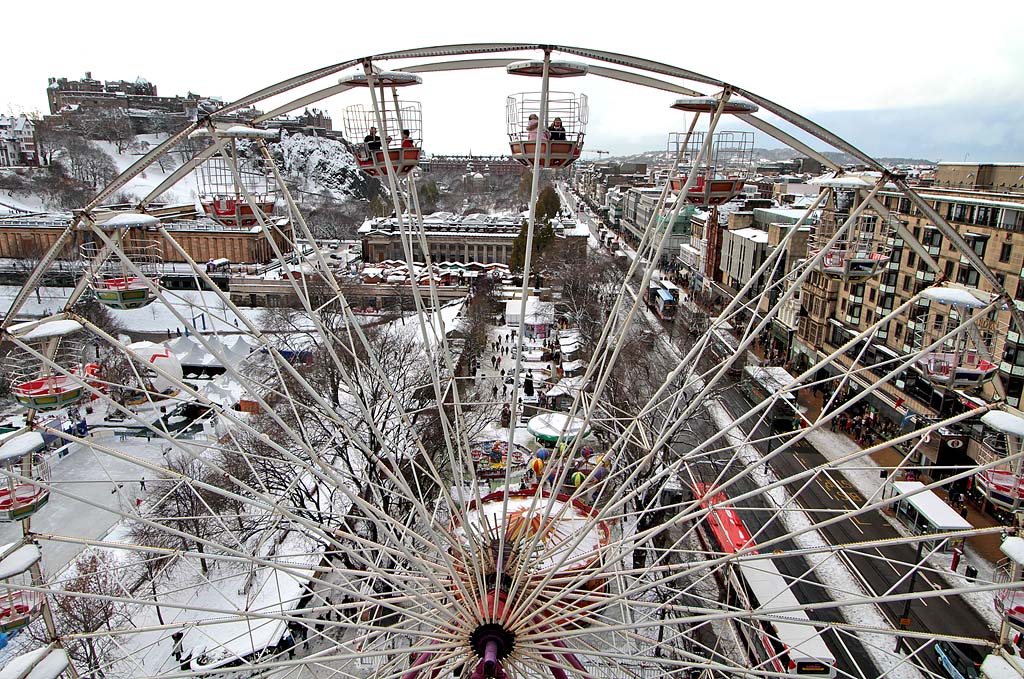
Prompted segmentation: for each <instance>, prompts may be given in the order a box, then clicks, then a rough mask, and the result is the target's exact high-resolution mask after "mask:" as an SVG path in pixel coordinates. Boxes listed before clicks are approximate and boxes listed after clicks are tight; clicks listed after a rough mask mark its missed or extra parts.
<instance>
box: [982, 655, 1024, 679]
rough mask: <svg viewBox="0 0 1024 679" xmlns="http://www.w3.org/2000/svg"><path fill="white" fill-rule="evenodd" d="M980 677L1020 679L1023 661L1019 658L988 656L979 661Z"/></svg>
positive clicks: (1022, 674) (1022, 673)
mask: <svg viewBox="0 0 1024 679" xmlns="http://www.w3.org/2000/svg"><path fill="white" fill-rule="evenodd" d="M1011 658H1012V659H1013V660H1014V661H1015V662H1014V661H1011ZM981 676H983V677H985V678H986V679H1021V677H1022V676H1024V660H1022V659H1021V658H1020V657H1019V656H1009V657H1004V656H1001V655H990V656H988V657H986V658H985V659H984V660H982V661H981Z"/></svg>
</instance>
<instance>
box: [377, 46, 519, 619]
mask: <svg viewBox="0 0 1024 679" xmlns="http://www.w3.org/2000/svg"><path fill="white" fill-rule="evenodd" d="M363 70H364V72H365V74H366V77H367V85H368V87H367V89H368V91H369V94H370V100H371V102H372V105H373V115H374V120H375V121H376V123H377V127H378V129H380V130H382V131H383V132H385V133H386V131H387V126H386V125H385V124H384V119H383V115H382V112H381V108H382V107H383V105H384V91H383V86H382V87H381V101H380V102H378V101H377V98H376V96H375V94H374V85H375V73H374V71H373V69H372V68H371V65H370V62H369V61H366V62H364V64H363ZM395 106H396V107H397V106H398V103H397V95H396V103H395ZM383 157H384V162H385V166H386V168H387V172H386V174H387V177H388V185H389V187H390V189H391V191H390V193H391V200H392V205H393V207H394V210H395V216H396V219H397V221H398V228H399V238H400V240H401V243H402V249H403V251H404V253H405V257H406V261H407V262H408V265H409V277H410V280H411V281H412V285H411V286H410V287H411V288H412V294H413V302H414V305H415V307H416V312H417V320H418V322H419V330H420V337H421V339H422V342H423V350H424V351H425V352H426V354H427V360H428V363H429V365H430V375H431V381H432V385H433V389H434V397H435V399H436V401H437V404H438V407H437V415H438V417H439V419H440V422H441V427H442V432H443V434H444V440H445V445H446V447H447V450H448V454H449V456H450V458H451V459H452V460H453V464H452V466H453V467H455V466H456V464H455V462H454V461H455V460H458V461H463V460H465V459H467V457H468V452H469V446H468V441H467V442H466V447H465V449H464V450H463V449H462V448H461V447H460V446H459V442H458V441H453V440H452V435H451V431H450V426H451V424H450V422H449V421H448V414H447V413H446V412H445V408H444V402H445V393H444V390H443V389H442V388H441V377H440V374H439V371H438V364H437V363H438V362H437V361H436V359H435V356H436V354H435V351H434V348H435V346H436V345H435V342H434V340H433V339H432V337H431V333H428V332H427V328H426V321H425V317H426V311H425V309H424V305H423V300H422V297H421V295H420V290H419V283H418V280H416V259H415V257H414V256H413V250H412V236H411V234H410V233H408V230H407V229H406V224H405V219H404V213H403V211H402V206H401V204H400V201H399V193H400V192H399V187H398V184H397V180H396V178H395V165H394V163H392V161H391V154H390V153H387V152H386V153H384V154H383ZM410 183H411V180H410ZM414 191H415V187H411V188H410V192H414ZM415 205H416V213H417V218H418V220H417V221H418V224H419V228H420V229H421V230H422V228H423V217H422V214H420V213H419V209H418V208H419V206H418V202H417V203H416V204H415ZM423 254H424V257H425V260H424V261H425V262H426V265H427V275H428V278H429V281H430V293H431V298H432V301H433V302H434V308H435V309H436V315H437V317H438V325H439V327H438V328H435V327H434V324H433V320H432V321H431V331H432V333H436V334H438V335H439V338H438V340H437V344H439V345H440V348H441V349H442V350H443V353H444V354H445V355H446V356H449V355H450V353H451V352H450V350H449V349H448V345H447V338H446V336H445V335H446V332H445V328H444V321H443V318H442V317H441V307H440V302H439V301H438V298H437V291H436V289H435V287H434V281H433V271H432V270H431V261H430V252H429V249H425V250H424V253H423ZM371 353H372V352H371ZM447 367H448V368H449V370H450V374H451V375H454V374H455V372H454V367H453V366H452V365H451V361H450V356H449V357H448V358H447ZM456 399H457V397H456ZM455 415H456V418H457V419H459V418H460V416H461V412H460V409H459V407H458V405H456V410H455ZM406 418H407V415H405V414H403V419H406ZM407 424H408V423H407ZM456 427H457V430H461V427H460V425H459V424H456ZM417 441H418V437H417ZM420 448H421V452H422V455H423V459H424V460H426V461H427V464H428V465H430V466H431V468H433V462H432V460H430V459H429V458H430V454H429V453H428V452H427V451H426V450H425V448H423V446H422V443H420ZM511 450H512V449H511V447H510V448H509V451H510V453H511ZM509 466H511V465H509ZM433 471H435V474H436V475H435V476H434V478H436V479H440V478H441V476H440V474H437V473H436V469H434V470H433ZM438 485H441V484H438ZM442 492H443V493H444V495H443V497H444V498H445V501H446V503H447V504H448V506H449V509H450V510H451V511H452V513H453V514H454V515H456V516H460V515H461V516H464V515H463V514H462V511H461V508H460V507H459V506H458V503H456V502H454V500H453V499H452V498H451V497H450V495H449V494H448V493H447V489H445V490H443V491H442ZM476 492H477V494H478V495H479V491H476ZM478 501H479V498H478ZM424 510H425V511H424V516H423V519H424V520H425V521H427V522H428V524H429V522H430V511H429V509H427V508H426V507H424ZM468 524H469V522H467V521H463V525H466V526H468ZM466 530H467V532H468V531H469V530H470V528H468V527H467V528H466ZM456 549H459V550H460V552H461V553H462V555H463V556H464V557H467V561H468V562H469V563H470V564H472V566H473V568H472V570H473V573H474V575H475V576H476V580H477V582H476V585H477V588H478V591H483V585H484V582H483V573H482V571H483V568H482V561H481V560H478V555H477V554H476V551H475V550H473V549H468V550H467V549H465V548H463V547H462V545H457V546H456ZM442 551H443V550H442ZM443 558H446V561H447V563H448V566H449V569H450V571H451V575H452V578H453V580H454V581H455V583H456V586H457V587H458V588H459V590H460V591H461V592H462V595H463V597H464V600H465V601H468V600H469V599H470V596H471V595H470V593H469V592H468V591H466V590H465V589H464V587H463V584H462V579H461V578H460V577H459V576H458V575H457V573H456V571H455V567H454V563H453V562H452V561H451V560H450V559H447V556H444V557H443ZM479 559H482V556H479ZM464 608H466V613H467V614H470V612H469V609H468V608H467V607H465V606H464Z"/></svg>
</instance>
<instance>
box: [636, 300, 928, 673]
mask: <svg viewBox="0 0 1024 679" xmlns="http://www.w3.org/2000/svg"><path fill="white" fill-rule="evenodd" d="M630 292H631V293H632V294H633V295H635V294H636V293H635V292H633V291H632V289H631V290H630ZM641 308H642V307H641ZM642 311H643V312H645V313H644V315H645V317H646V318H647V321H648V323H649V324H651V327H653V328H658V327H659V325H658V323H657V319H656V317H655V316H654V314H652V313H651V312H650V311H649V310H647V309H643V308H642ZM659 337H661V336H659ZM661 339H662V340H663V342H662V343H663V344H664V345H665V346H667V347H668V350H669V351H670V352H671V353H672V354H673V355H675V356H676V357H677V359H680V360H681V359H682V358H683V356H682V354H681V353H680V352H679V349H678V348H677V347H676V346H675V345H673V344H672V343H671V342H669V341H668V340H667V339H665V338H664V337H661ZM707 409H708V412H709V413H710V414H711V417H712V420H713V421H714V423H715V425H716V426H717V427H718V428H719V429H720V430H723V431H725V432H726V438H727V439H728V441H729V444H730V445H731V446H733V447H734V448H735V449H736V450H737V453H738V457H739V459H740V460H741V461H742V462H743V463H745V464H747V465H753V464H756V463H758V462H760V461H761V455H760V453H758V452H757V450H756V449H755V448H754V447H753V446H752V445H750V444H749V443H746V436H745V435H744V434H743V433H742V429H739V427H734V426H733V421H734V420H733V418H732V417H731V416H730V415H729V413H728V412H727V411H726V410H725V408H724V407H723V406H722V405H721V404H720V403H719V402H718V401H717V400H709V401H708V406H707ZM738 429H739V431H738V432H737V430H738ZM751 478H752V480H753V481H754V482H755V483H756V484H757V485H759V486H761V487H765V486H768V485H770V484H772V483H775V482H776V481H777V480H778V479H776V478H775V476H774V474H772V473H771V472H770V470H768V469H766V468H765V467H763V466H760V467H755V468H754V469H752V470H751ZM767 496H768V497H769V499H771V501H772V502H773V503H774V504H775V506H776V507H799V504H797V503H795V502H794V501H793V499H792V498H791V497H790V496H789V493H788V492H787V491H786V490H785V489H784V488H775V489H773V490H771V491H769V492H768V493H767ZM780 515H781V521H782V522H783V524H785V526H786V528H787V530H789V531H793V532H796V531H801V530H804V529H806V528H808V527H810V526H811V525H813V524H812V522H811V520H810V518H809V517H808V516H807V514H806V513H805V512H803V511H785V512H780ZM793 542H794V543H795V544H796V545H797V547H799V548H800V549H818V548H821V547H828V546H829V545H830V543H829V542H828V541H827V540H826V539H825V538H824V537H823V536H822V535H821V533H820V532H818V531H817V530H812V531H807V532H805V533H802V534H801V535H798V536H796V537H794V538H793ZM807 559H808V561H809V562H810V564H811V567H812V569H813V570H814V572H815V573H817V574H819V576H821V577H822V580H823V581H824V582H826V583H828V584H829V585H830V593H831V596H832V597H833V598H834V599H836V600H837V601H839V602H844V601H848V602H850V603H849V605H846V606H841V607H839V608H838V611H839V613H840V614H841V615H842V616H843V618H844V619H846V621H847V622H849V623H851V624H854V625H864V626H870V627H876V628H878V629H894V628H893V627H892V625H891V624H890V623H889V621H888V620H887V619H886V618H885V616H884V615H883V614H882V613H881V611H879V610H878V609H877V608H876V607H875V606H874V604H867V605H865V604H864V603H863V602H864V600H865V599H866V598H867V597H868V596H869V595H868V593H867V592H865V591H864V589H863V588H862V587H861V585H860V583H859V582H858V581H857V578H856V577H855V576H854V574H853V573H851V572H850V570H849V568H847V567H846V565H845V564H842V563H839V562H838V561H836V560H835V558H834V555H832V554H829V553H819V554H809V555H807ZM858 637H859V638H860V639H861V641H862V643H863V646H864V649H865V650H866V651H867V653H868V654H869V655H870V656H871V659H872V661H873V662H874V663H875V666H876V667H877V668H878V669H879V670H880V671H883V672H884V671H885V668H891V669H890V670H889V671H888V673H887V674H886V676H889V677H893V678H894V679H921V678H922V677H923V675H922V673H921V672H920V671H919V670H918V669H917V668H915V667H914V666H912V665H910V664H908V663H906V662H904V663H902V664H900V665H898V666H895V667H893V659H894V656H893V655H892V654H891V653H889V652H887V651H885V650H883V649H885V648H887V647H888V646H891V645H892V637H891V636H889V635H886V634H877V633H876V634H871V633H860V634H859V635H858Z"/></svg>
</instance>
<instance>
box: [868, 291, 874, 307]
mask: <svg viewBox="0 0 1024 679" xmlns="http://www.w3.org/2000/svg"><path fill="white" fill-rule="evenodd" d="M868 301H869V302H871V303H874V301H875V289H874V288H871V289H870V290H868Z"/></svg>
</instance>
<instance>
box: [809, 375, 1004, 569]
mask: <svg viewBox="0 0 1024 679" xmlns="http://www.w3.org/2000/svg"><path fill="white" fill-rule="evenodd" d="M797 402H798V403H799V404H800V406H801V407H803V408H806V412H805V415H806V417H807V419H808V420H810V421H812V422H813V421H815V420H817V419H818V417H820V415H821V408H822V405H823V397H822V396H821V395H820V394H816V393H811V391H810V390H809V389H802V390H800V391H799V392H798V394H797ZM808 439H809V440H810V441H811V443H812V444H813V445H814V446H815V448H817V449H818V451H819V452H821V453H822V454H823V455H825V457H827V458H829V459H838V458H840V457H843V456H845V455H849V454H850V453H853V452H856V451H858V450H863V447H862V446H861V445H860V444H858V443H857V442H855V441H854V440H853V439H851V438H850V437H849V436H848V435H847V434H845V433H843V432H833V431H831V430H830V429H829V428H821V429H819V430H817V431H815V432H813V433H812V434H810V435H809V436H808ZM905 456H906V455H905V453H904V452H902V451H900V450H899V449H897V448H895V447H892V446H888V447H885V448H882V449H881V450H878V451H875V452H873V453H871V454H870V455H869V456H867V457H865V458H862V460H859V461H858V466H859V467H861V468H863V467H865V466H868V467H872V466H873V467H875V468H876V469H878V472H874V471H873V470H870V469H867V470H865V469H861V470H859V471H860V473H854V472H853V471H852V470H851V471H844V473H845V474H846V476H847V477H848V478H849V479H850V481H852V482H853V483H854V485H856V486H857V489H858V490H859V491H860V492H861V493H862V494H863V495H864V496H865V497H871V496H872V494H875V493H877V494H878V496H879V497H880V496H881V492H880V489H881V486H882V484H883V483H885V479H884V478H883V477H882V475H881V473H880V472H881V471H883V470H885V471H891V470H893V469H897V468H899V467H901V466H905V465H904V458H905ZM919 480H921V481H923V482H925V483H931V482H933V481H934V479H932V478H931V477H930V476H929V475H928V474H927V472H925V473H924V474H923V475H922V476H921V477H920V479H919ZM935 494H936V495H938V496H939V497H941V498H942V499H943V500H945V501H946V502H947V503H948V502H949V494H948V492H947V490H946V489H945V488H937V489H935ZM966 519H967V521H968V522H969V523H970V524H971V525H972V526H974V527H975V528H992V527H995V526H999V525H1000V524H999V522H998V521H996V520H995V518H993V517H992V516H990V515H988V514H984V513H982V512H980V511H979V510H978V508H977V507H976V506H974V505H973V504H972V503H970V502H968V504H967V516H966ZM1001 543H1002V538H1001V537H1000V535H999V534H998V533H990V534H987V535H979V536H977V537H973V538H970V539H969V540H968V541H967V544H968V547H969V548H970V551H971V552H973V553H974V554H976V555H977V556H978V557H980V558H982V559H985V560H986V561H988V562H990V563H992V564H995V563H997V562H999V560H1001V559H1002V558H1003V554H1002V552H1000V551H999V545H1000V544H1001Z"/></svg>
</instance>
